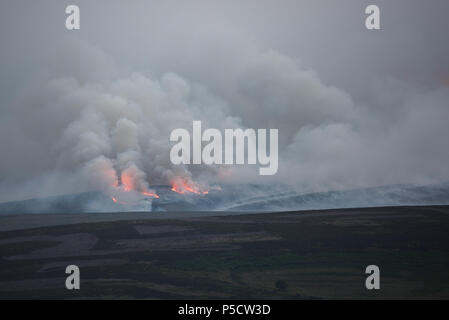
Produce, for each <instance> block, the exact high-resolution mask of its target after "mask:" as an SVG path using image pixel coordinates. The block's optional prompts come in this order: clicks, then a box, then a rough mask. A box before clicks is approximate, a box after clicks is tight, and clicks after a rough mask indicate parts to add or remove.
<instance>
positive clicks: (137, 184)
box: [0, 4, 449, 201]
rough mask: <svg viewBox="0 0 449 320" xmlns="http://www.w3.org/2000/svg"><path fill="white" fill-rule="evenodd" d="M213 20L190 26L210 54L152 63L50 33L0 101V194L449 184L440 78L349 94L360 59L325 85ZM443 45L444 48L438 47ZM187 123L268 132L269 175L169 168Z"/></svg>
mask: <svg viewBox="0 0 449 320" xmlns="http://www.w3.org/2000/svg"><path fill="white" fill-rule="evenodd" d="M197 5H198V6H200V4H197ZM201 5H203V4H201ZM81 6H82V5H81ZM86 7H87V8H86ZM86 7H84V10H82V12H83V13H84V12H87V10H88V8H89V7H88V6H87V5H86ZM94 9H95V8H94ZM94 9H93V10H94ZM208 10H211V9H210V8H208ZM315 10H316V8H315ZM2 12H4V11H3V10H2ZM312 12H313V10H312ZM180 15H181V16H180V17H178V18H180V19H181V21H183V20H182V19H183V16H182V14H180ZM194 15H199V16H201V17H203V18H204V13H203V14H202V13H201V12H200V11H198V13H196V14H194ZM186 19H187V18H186ZM189 19H190V18H189ZM192 19H193V18H192ZM88 22H89V21H88ZM153 23H154V22H153ZM86 27H87V26H86ZM86 27H85V25H83V26H82V30H83V28H86ZM164 27H165V28H166V26H165V24H164V23H162V22H161V28H162V29H164ZM228 27H229V29H230V30H231V31H227V30H228V29H227V28H228ZM195 28H196V27H195V26H193V29H195ZM215 28H217V29H218V30H214V31H215V32H216V33H215V35H216V36H217V35H218V40H216V41H217V42H214V41H210V38H209V37H210V35H209V34H207V33H206V32H205V31H201V32H199V33H198V34H199V36H198V37H199V38H200V39H202V40H203V41H206V42H208V43H209V45H210V48H211V50H210V51H207V53H204V52H203V53H201V52H202V49H204V47H203V46H202V45H200V44H199V43H198V42H193V43H191V44H190V45H191V46H193V48H192V49H188V48H190V47H188V46H186V43H185V42H181V43H179V44H176V41H173V42H170V41H167V51H168V52H167V55H168V57H165V58H161V57H159V58H158V57H155V56H152V57H151V58H154V60H155V61H158V62H159V64H157V65H152V63H151V62H150V63H149V66H148V68H136V67H135V66H132V65H131V66H129V65H127V61H126V60H127V59H123V61H121V60H122V59H120V52H121V51H120V50H118V52H119V53H117V52H114V51H115V50H114V48H112V47H111V46H110V45H108V44H107V43H106V44H103V47H105V49H102V48H101V46H100V45H99V44H95V45H93V44H92V43H93V41H92V39H89V38H88V37H86V39H84V38H83V36H82V35H83V34H81V36H77V37H75V38H73V37H71V36H69V37H67V38H68V39H64V40H63V41H61V42H56V44H55V45H54V46H52V49H53V50H54V52H52V53H51V54H50V55H49V57H50V59H48V60H49V61H48V63H47V66H48V67H45V68H42V67H41V66H40V67H39V68H38V70H39V72H38V73H35V75H34V76H33V77H32V78H33V79H32V80H28V81H27V84H26V85H23V84H21V85H20V86H21V87H23V88H21V89H16V90H15V91H16V92H20V93H19V94H17V95H15V96H14V97H13V98H12V99H11V100H12V102H11V101H6V100H8V99H5V102H4V103H2V109H1V111H2V118H1V120H0V123H1V127H0V136H1V138H0V148H1V150H3V152H2V159H1V166H0V170H1V177H2V181H1V183H0V200H2V201H8V200H16V199H24V198H30V197H36V196H46V195H53V194H61V193H73V192H82V191H89V190H104V191H108V190H110V189H111V188H116V187H119V186H123V187H124V188H126V187H127V186H128V187H129V188H131V189H133V190H137V191H139V192H149V193H151V192H152V191H153V190H152V188H151V187H152V186H154V185H159V184H171V183H173V180H175V179H183V180H186V181H189V182H191V183H194V184H198V185H214V184H219V183H257V184H264V183H277V184H278V183H285V184H289V185H291V186H294V187H301V188H306V189H310V190H329V189H339V188H351V187H367V186H375V185H382V184H396V183H416V184H421V183H433V182H441V181H447V180H449V139H447V138H448V137H449V126H447V119H449V104H448V101H449V89H448V86H447V84H446V83H445V82H444V81H434V82H432V84H430V85H425V86H424V85H421V84H417V83H416V82H415V81H414V80H413V79H411V80H410V79H409V78H406V77H401V76H399V75H398V76H397V77H396V76H395V75H390V74H383V75H381V76H378V78H377V80H378V81H377V82H375V83H374V84H372V83H370V84H369V86H367V87H369V89H366V88H365V89H364V90H356V89H357V88H356V86H352V85H351V81H350V80H348V78H351V77H352V76H354V77H356V78H358V77H361V76H360V74H363V72H359V71H358V70H357V67H360V66H363V65H364V63H365V62H364V61H362V62H360V64H359V65H358V66H357V65H347V66H344V67H343V68H342V69H344V71H343V72H342V73H341V74H340V75H339V77H336V76H335V74H332V72H329V74H327V75H325V76H324V77H325V78H326V79H327V81H326V80H324V79H323V75H322V74H321V73H320V71H316V70H314V69H313V67H310V66H307V67H306V66H305V65H304V64H303V62H301V61H300V60H299V59H300V58H301V56H299V57H298V56H294V55H289V54H286V53H282V50H281V49H282V48H283V47H285V45H284V44H280V45H279V47H278V48H276V49H273V48H272V47H271V48H263V47H262V48H261V46H260V45H259V44H258V41H257V40H254V41H252V39H251V37H250V36H248V35H247V30H246V29H245V27H244V26H242V25H241V24H237V25H236V26H233V27H232V28H231V24H230V23H226V22H225V21H223V20H220V21H217V25H216V26H215ZM239 28H240V29H239ZM249 29H251V28H249ZM195 30H196V29H195ZM169 31H170V30H169ZM178 31H179V30H178V29H176V30H174V31H171V32H168V33H166V37H167V38H170V37H176V35H174V34H176V32H178ZM126 32H127V30H126V28H125V30H124V31H122V33H126ZM181 32H182V31H181ZM227 32H229V34H228V33H227ZM261 33H262V31H261ZM234 34H238V37H236V38H234V37H231V36H230V35H234ZM131 35H132V32H130V33H129V36H131ZM158 37H162V36H161V35H158V36H156V38H158ZM192 38H194V37H192ZM123 41H124V42H125V43H126V42H128V41H131V40H123ZM137 41H138V40H137ZM158 41H160V43H162V44H164V43H165V42H164V41H163V40H158ZM259 41H262V40H260V39H259ZM285 41H286V42H288V39H286V40H285ZM305 41H306V42H308V43H311V41H310V40H309V39H305ZM267 42H268V43H272V41H271V40H267ZM52 43H53V42H52ZM421 44H422V45H423V44H424V42H423V41H421ZM196 45H197V47H195V46H196ZM136 47H137V46H136ZM108 48H109V49H110V51H108V50H107V49H108ZM132 48H133V47H131V48H130V50H133V49H132ZM9 50H11V49H9ZM348 50H349V49H348ZM379 50H380V49H379ZM150 51H151V50H150V49H149V52H150ZM441 51H446V52H447V48H439V50H438V55H437V56H439V53H440V52H441ZM22 54H23V53H22ZM27 54H28V55H31V54H32V53H31V52H28V53H27ZM151 54H152V55H153V54H154V53H151ZM142 55H143V56H144V55H145V53H143V54H142ZM329 55H330V56H329V59H332V55H331V54H329ZM151 58H149V60H151ZM139 59H142V58H141V57H139V58H138V59H137V60H139ZM177 59H179V60H183V61H185V62H178V61H177ZM394 59H396V60H399V57H397V58H396V57H394ZM2 60H6V61H8V59H2ZM309 61H310V60H309ZM441 62H442V63H443V62H444V61H441ZM2 63H6V62H5V61H3V62H2ZM200 63H202V65H201V64H200ZM354 63H357V62H354ZM388 63H390V62H388ZM435 63H438V61H437V62H435ZM409 66H410V68H412V69H413V63H412V62H411V63H410V64H409ZM443 68H447V66H443ZM317 69H321V70H322V69H323V66H322V65H320V66H319V67H318V68H317ZM418 69H419V68H418ZM134 70H138V72H134ZM153 70H154V71H153ZM358 72H359V73H360V74H358ZM324 73H326V72H324ZM352 73H355V74H354V75H352ZM417 73H418V71H417ZM5 74H6V73H5ZM29 78H30V77H28V79H29ZM435 78H437V76H436V75H435ZM329 79H333V80H334V82H333V83H332V82H330V80H329ZM337 79H341V86H340V82H339V80H337ZM329 83H332V84H329ZM6 102H8V103H7V104H6ZM192 120H202V122H203V124H204V125H205V126H206V127H212V128H219V129H224V128H239V127H241V128H278V129H279V138H280V141H279V143H280V144H279V160H280V162H279V172H278V174H277V175H275V176H274V177H259V176H258V174H257V170H256V169H257V168H255V167H253V166H243V167H242V166H235V167H226V166H219V167H214V166H190V167H187V166H173V165H172V164H171V163H170V161H169V150H170V144H169V140H168V138H169V135H170V132H171V130H172V129H175V128H186V129H190V128H191V124H192Z"/></svg>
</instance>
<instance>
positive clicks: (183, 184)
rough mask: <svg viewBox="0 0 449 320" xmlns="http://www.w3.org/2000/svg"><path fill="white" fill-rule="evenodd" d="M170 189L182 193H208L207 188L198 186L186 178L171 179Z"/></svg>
mask: <svg viewBox="0 0 449 320" xmlns="http://www.w3.org/2000/svg"><path fill="white" fill-rule="evenodd" d="M171 191H173V192H176V193H180V194H184V193H195V194H208V193H209V190H207V189H205V188H203V187H201V186H199V185H198V184H196V183H194V182H191V181H190V182H189V181H187V180H186V179H182V178H178V179H175V180H173V181H172V188H171Z"/></svg>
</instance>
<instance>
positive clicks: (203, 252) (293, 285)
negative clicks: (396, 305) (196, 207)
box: [0, 206, 449, 299]
mask: <svg viewBox="0 0 449 320" xmlns="http://www.w3.org/2000/svg"><path fill="white" fill-rule="evenodd" d="M98 215H99V216H98V217H99V218H101V214H98ZM123 215H126V220H121V219H114V220H118V221H102V222H89V223H78V222H77V220H76V215H73V217H72V218H73V219H70V215H67V216H66V220H67V223H69V222H70V224H64V223H63V221H60V222H58V223H59V224H61V225H51V224H54V223H48V224H50V225H51V226H40V227H33V228H28V227H26V226H24V227H25V229H20V230H17V229H18V228H17V227H14V228H13V227H10V228H8V225H7V224H11V225H14V223H16V224H17V221H21V220H20V219H22V220H24V219H25V218H29V219H30V220H31V219H34V220H33V221H38V222H39V219H41V220H42V221H41V223H40V225H45V224H46V223H45V221H44V220H46V221H47V222H48V221H49V220H51V218H49V215H29V216H20V217H19V216H18V217H14V216H10V217H7V218H5V217H2V218H1V220H0V222H1V223H2V224H3V230H7V231H1V232H0V298H1V299H14V298H20V299H23V298H25V299H29V298H39V299H49V298H57V299H59V298H61V299H91V298H104V299H108V298H114V299H116V298H123V299H127V298H138V299H203V298H207V299H221V298H225V299H323V298H336V299H348V298H361V299H380V298H387V299H390V298H405V299H415V298H425V299H440V298H443V299H447V298H449V207H447V206H433V207H390V208H369V209H341V210H323V211H305V212H289V213H264V214H245V215H231V216H224V215H221V216H216V217H214V216H211V215H207V216H204V217H202V216H201V214H197V215H196V216H186V217H183V216H182V215H175V216H170V214H167V215H166V217H165V216H164V214H159V216H158V217H157V219H152V218H148V219H144V218H142V214H139V215H135V216H133V214H132V213H130V214H128V213H123ZM149 215H151V213H149ZM133 217H135V218H133ZM17 219H19V220H17ZM124 219H125V218H124ZM14 221H16V222H14ZM33 223H34V222H33ZM38 225H39V223H38ZM69 264H75V265H77V266H79V267H80V270H81V289H80V290H67V289H66V288H65V277H66V274H65V268H66V266H67V265H69ZM371 264H375V265H378V266H379V267H380V270H381V289H380V290H372V291H369V290H367V289H366V288H365V278H366V275H365V268H366V266H368V265H371Z"/></svg>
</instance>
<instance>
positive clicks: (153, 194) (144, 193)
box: [142, 191, 159, 199]
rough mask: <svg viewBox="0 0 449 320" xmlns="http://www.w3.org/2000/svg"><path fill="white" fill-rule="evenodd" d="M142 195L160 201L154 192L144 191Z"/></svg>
mask: <svg viewBox="0 0 449 320" xmlns="http://www.w3.org/2000/svg"><path fill="white" fill-rule="evenodd" d="M142 194H143V195H144V196H147V197H153V198H156V199H159V196H158V195H157V194H156V193H153V192H148V191H143V192H142Z"/></svg>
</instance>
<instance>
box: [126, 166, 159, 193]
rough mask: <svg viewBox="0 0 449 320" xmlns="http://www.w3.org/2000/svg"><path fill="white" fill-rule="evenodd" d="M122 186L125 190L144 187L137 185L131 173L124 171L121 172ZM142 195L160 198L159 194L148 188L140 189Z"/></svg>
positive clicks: (135, 189)
mask: <svg viewBox="0 0 449 320" xmlns="http://www.w3.org/2000/svg"><path fill="white" fill-rule="evenodd" d="M121 181H122V187H123V190H124V191H127V192H129V191H137V189H142V187H138V186H136V183H135V182H134V179H133V177H132V176H131V175H129V174H126V173H125V172H122V174H121ZM139 192H140V193H141V194H142V195H144V196H147V197H153V198H156V199H159V195H157V194H156V193H154V192H150V191H148V190H143V191H139Z"/></svg>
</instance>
